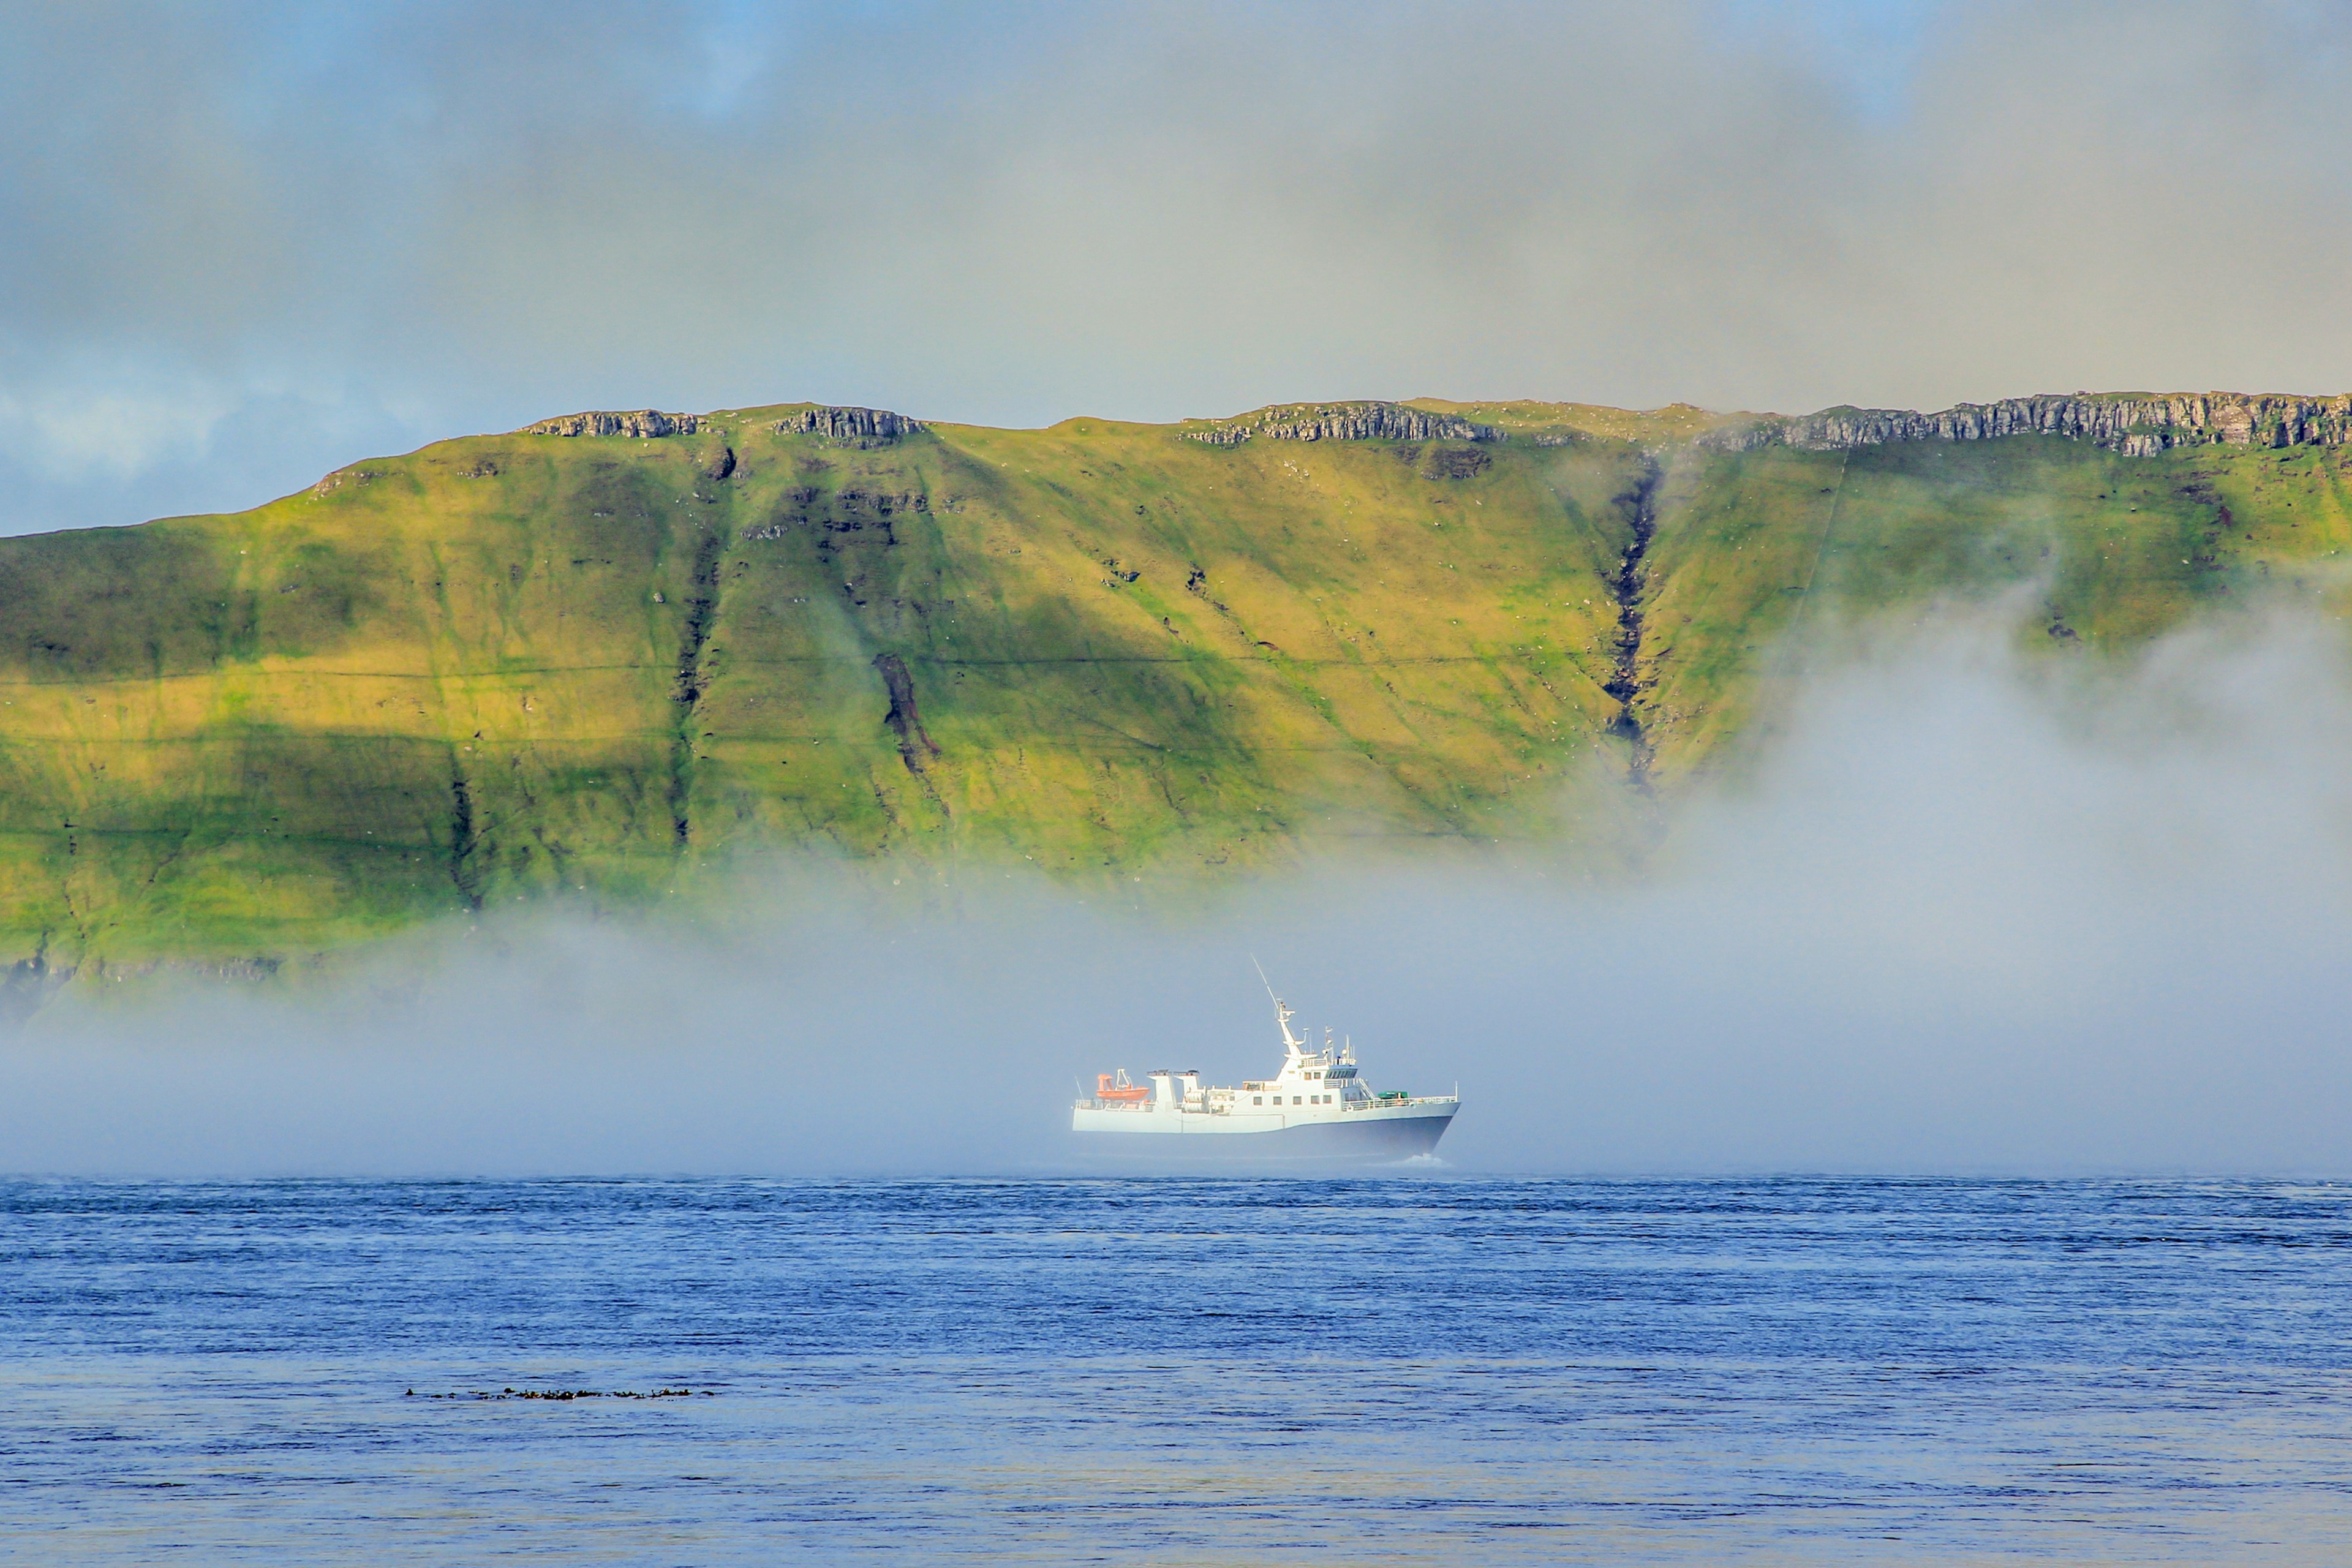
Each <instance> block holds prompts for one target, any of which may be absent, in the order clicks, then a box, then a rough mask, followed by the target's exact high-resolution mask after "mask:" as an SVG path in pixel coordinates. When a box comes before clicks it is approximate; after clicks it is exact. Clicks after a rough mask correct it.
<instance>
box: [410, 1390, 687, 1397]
mask: <svg viewBox="0 0 2352 1568" xmlns="http://www.w3.org/2000/svg"><path fill="white" fill-rule="evenodd" d="M402 1397H403V1398H406V1399H500V1400H503V1399H551V1400H570V1399H716V1398H718V1397H719V1395H718V1393H717V1391H716V1390H714V1389H709V1388H650V1389H634V1388H610V1389H606V1388H499V1389H488V1388H477V1389H472V1390H470V1391H467V1390H461V1391H459V1392H457V1393H455V1394H419V1393H417V1392H416V1390H415V1389H413V1388H412V1389H409V1390H407V1391H406V1392H405V1393H404V1394H403V1395H402Z"/></svg>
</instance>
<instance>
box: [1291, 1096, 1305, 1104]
mask: <svg viewBox="0 0 2352 1568" xmlns="http://www.w3.org/2000/svg"><path fill="white" fill-rule="evenodd" d="M1290 1103H1291V1104H1293V1105H1303V1104H1305V1103H1306V1100H1305V1098H1304V1097H1303V1096H1300V1095H1296V1094H1294V1095H1292V1096H1291V1097H1290Z"/></svg>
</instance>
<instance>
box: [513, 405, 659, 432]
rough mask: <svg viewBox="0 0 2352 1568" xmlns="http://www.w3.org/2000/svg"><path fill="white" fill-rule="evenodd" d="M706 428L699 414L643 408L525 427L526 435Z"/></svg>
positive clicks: (545, 422)
mask: <svg viewBox="0 0 2352 1568" xmlns="http://www.w3.org/2000/svg"><path fill="white" fill-rule="evenodd" d="M701 428H702V416H700V415H698V414H664V413H661V412H659V411H658V410H656V409H652V408H640V409H637V410H635V412H634V413H589V414H566V415H564V416H562V417H561V418H557V419H542V420H541V421H540V422H539V423H538V424H536V425H527V426H523V434H524V435H526V436H635V437H655V436H691V435H693V434H695V433H696V432H697V431H698V430H700V429H701Z"/></svg>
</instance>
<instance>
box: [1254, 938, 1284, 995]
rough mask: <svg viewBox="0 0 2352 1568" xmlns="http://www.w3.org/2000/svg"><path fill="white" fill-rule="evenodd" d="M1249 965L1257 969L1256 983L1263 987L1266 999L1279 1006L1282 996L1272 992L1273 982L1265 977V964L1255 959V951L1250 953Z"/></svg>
mask: <svg viewBox="0 0 2352 1568" xmlns="http://www.w3.org/2000/svg"><path fill="white" fill-rule="evenodd" d="M1250 967H1251V968H1252V969H1255V970H1256V971H1257V983H1258V984H1261V985H1263V986H1265V994H1266V998H1267V1000H1269V1001H1271V1002H1272V1003H1273V1004H1274V1005H1276V1006H1277V1007H1279V1006H1281V1005H1282V998H1281V997H1279V996H1276V994H1274V982H1273V981H1271V980H1268V979H1267V978H1266V977H1265V964H1263V963H1259V962H1258V961H1257V954H1256V953H1254V952H1253V953H1251V954H1250Z"/></svg>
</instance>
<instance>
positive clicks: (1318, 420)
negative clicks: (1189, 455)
mask: <svg viewBox="0 0 2352 1568" xmlns="http://www.w3.org/2000/svg"><path fill="white" fill-rule="evenodd" d="M1184 435H1185V437H1187V438H1188V439H1190V440H1194V441H1205V442H1207V443H1208V444H1209V445H1210V446H1212V447H1238V446H1240V445H1241V444H1242V443H1243V442H1244V441H1246V440H1248V439H1249V438H1250V437H1253V436H1263V437H1265V438H1266V439H1267V440H1269V441H1500V440H1502V439H1503V432H1502V431H1500V430H1497V429H1496V428H1495V427H1494V426H1492V425H1474V424H1472V423H1471V422H1470V421H1469V420H1467V419H1464V418H1461V417H1460V416H1456V415H1452V414H1430V413H1427V412H1424V411H1423V410H1422V409H1419V408H1407V407H1406V406H1405V405H1403V404H1402V403H1322V404H1299V405H1289V406H1286V407H1278V408H1269V409H1266V410H1265V411H1264V412H1263V413H1260V414H1256V415H1254V416H1250V417H1248V418H1245V419H1227V420H1220V421H1218V422H1217V423H1216V424H1213V425H1212V426H1209V427H1208V428H1206V429H1204V430H1187V431H1185V432H1184Z"/></svg>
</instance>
